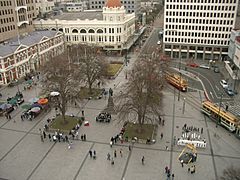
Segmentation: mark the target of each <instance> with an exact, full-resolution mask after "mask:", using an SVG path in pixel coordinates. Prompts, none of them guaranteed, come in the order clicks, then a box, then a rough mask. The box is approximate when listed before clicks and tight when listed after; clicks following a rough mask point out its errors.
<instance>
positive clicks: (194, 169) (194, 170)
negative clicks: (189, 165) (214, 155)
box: [193, 165, 196, 173]
mask: <svg viewBox="0 0 240 180" xmlns="http://www.w3.org/2000/svg"><path fill="white" fill-rule="evenodd" d="M195 172H196V166H195V165H193V173H195Z"/></svg>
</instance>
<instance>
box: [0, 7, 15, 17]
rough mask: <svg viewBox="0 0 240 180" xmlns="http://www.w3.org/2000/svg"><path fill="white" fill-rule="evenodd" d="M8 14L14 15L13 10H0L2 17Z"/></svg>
mask: <svg viewBox="0 0 240 180" xmlns="http://www.w3.org/2000/svg"><path fill="white" fill-rule="evenodd" d="M7 14H13V10H12V9H5V10H0V16H1V15H7Z"/></svg>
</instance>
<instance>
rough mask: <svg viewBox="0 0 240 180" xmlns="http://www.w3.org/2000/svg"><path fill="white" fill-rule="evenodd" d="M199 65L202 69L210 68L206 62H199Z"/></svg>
mask: <svg viewBox="0 0 240 180" xmlns="http://www.w3.org/2000/svg"><path fill="white" fill-rule="evenodd" d="M199 67H200V68H203V69H210V67H209V65H208V64H201V65H200V66H199Z"/></svg>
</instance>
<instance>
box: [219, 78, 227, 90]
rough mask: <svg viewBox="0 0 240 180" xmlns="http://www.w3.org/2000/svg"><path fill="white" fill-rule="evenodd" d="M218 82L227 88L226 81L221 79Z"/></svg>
mask: <svg viewBox="0 0 240 180" xmlns="http://www.w3.org/2000/svg"><path fill="white" fill-rule="evenodd" d="M220 84H221V86H222V87H223V88H224V89H227V88H228V84H227V82H226V81H225V80H221V81H220Z"/></svg>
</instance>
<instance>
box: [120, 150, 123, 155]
mask: <svg viewBox="0 0 240 180" xmlns="http://www.w3.org/2000/svg"><path fill="white" fill-rule="evenodd" d="M120 156H121V157H123V154H122V149H120Z"/></svg>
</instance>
